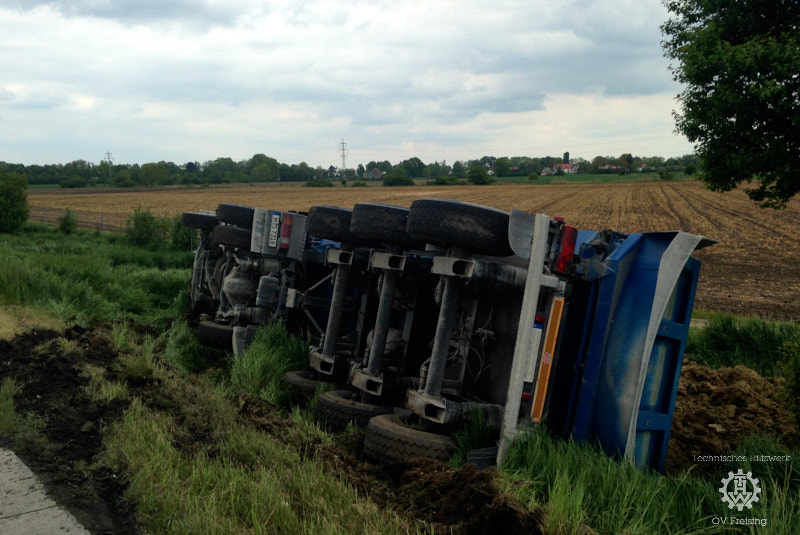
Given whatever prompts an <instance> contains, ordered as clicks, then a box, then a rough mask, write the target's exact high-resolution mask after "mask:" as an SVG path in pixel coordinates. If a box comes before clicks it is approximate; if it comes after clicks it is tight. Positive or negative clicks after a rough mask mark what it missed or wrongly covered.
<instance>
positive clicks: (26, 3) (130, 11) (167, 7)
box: [0, 0, 237, 26]
mask: <svg viewBox="0 0 800 535" xmlns="http://www.w3.org/2000/svg"><path fill="white" fill-rule="evenodd" d="M37 6H51V7H53V8H55V9H57V10H58V11H59V12H61V13H62V14H64V15H66V16H72V17H98V18H103V19H110V20H116V21H119V22H121V23H151V22H179V23H185V24H188V25H200V26H213V25H221V26H227V25H231V24H233V23H234V22H235V21H236V13H237V12H236V10H234V9H232V8H224V7H220V6H212V5H210V4H208V3H206V2H195V1H192V0H170V1H168V2H165V1H163V0H107V1H98V0H78V1H66V0H16V1H8V0H0V7H11V8H18V9H22V10H29V9H33V8H35V7H37Z"/></svg>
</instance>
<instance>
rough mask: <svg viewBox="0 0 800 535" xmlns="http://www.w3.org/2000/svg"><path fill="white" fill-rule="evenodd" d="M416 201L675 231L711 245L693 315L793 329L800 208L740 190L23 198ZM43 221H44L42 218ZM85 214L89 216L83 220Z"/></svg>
mask: <svg viewBox="0 0 800 535" xmlns="http://www.w3.org/2000/svg"><path fill="white" fill-rule="evenodd" d="M423 197H438V198H449V199H456V200H462V201H469V202H473V203H477V204H483V205H487V206H493V207H496V208H499V209H502V210H511V209H512V208H516V209H519V210H525V211H527V212H531V213H544V214H547V215H549V216H553V217H554V216H561V217H564V219H565V220H566V222H567V224H570V225H573V226H576V227H578V228H581V229H602V228H611V229H613V230H617V231H621V232H642V231H662V230H682V231H686V232H691V233H694V234H701V235H704V236H707V237H709V238H713V239H715V240H717V241H718V242H719V243H718V244H717V245H715V246H713V247H709V248H707V249H704V250H701V251H698V252H697V253H695V256H697V258H699V259H700V260H701V261H702V262H703V268H702V271H701V275H700V283H699V287H698V293H697V302H696V305H695V307H696V308H697V309H700V310H710V311H717V312H729V313H733V314H737V315H742V316H751V315H755V316H762V317H765V318H768V319H789V320H794V321H800V299H798V298H800V246H798V244H797V242H796V241H795V239H796V237H797V235H798V231H800V200H796V199H795V200H793V201H792V202H790V203H789V206H788V207H787V208H786V209H785V210H780V211H776V210H768V209H761V208H759V207H758V206H757V205H755V203H753V202H752V201H750V200H749V199H748V198H747V196H746V195H745V193H744V192H743V191H734V192H729V193H725V194H720V193H714V192H711V191H708V190H707V189H705V188H704V187H703V185H702V184H701V183H700V182H648V183H632V182H630V183H617V184H576V185H563V184H559V185H528V184H521V185H519V184H513V185H494V186H458V187H431V186H417V187H395V188H386V187H377V186H370V187H364V188H342V187H336V188H305V187H301V186H299V185H297V186H295V185H285V184H280V185H277V184H275V185H263V186H237V187H220V188H198V189H175V190H155V191H102V190H101V191H99V192H86V191H63V190H30V191H29V192H28V202H29V204H30V205H31V207H32V213H33V214H34V215H37V217H35V218H34V219H40V220H41V214H42V213H43V211H44V209H47V210H48V211H49V214H50V215H49V216H47V217H48V220H49V221H50V222H52V221H54V220H55V214H57V213H59V210H63V209H66V208H70V209H72V210H77V211H79V213H80V214H83V215H84V217H90V216H91V215H92V214H94V217H95V219H96V220H97V221H100V220H101V214H102V221H104V222H107V223H108V225H109V226H110V227H113V226H114V225H115V224H119V223H120V222H124V220H125V218H126V217H127V215H128V214H130V213H131V212H133V211H134V209H135V208H136V207H141V208H146V209H149V210H151V211H152V212H153V213H154V214H156V215H163V214H168V215H172V214H179V213H181V212H184V211H197V210H202V209H208V210H213V209H214V208H215V207H216V206H217V204H219V203H221V202H227V203H237V204H247V205H251V206H257V207H262V208H270V209H277V210H300V211H302V210H307V209H308V208H309V207H310V206H312V205H315V204H330V205H336V206H342V207H345V208H351V207H352V206H353V205H355V204H356V203H359V202H365V201H372V202H385V203H391V204H397V205H401V206H408V205H410V204H411V202H413V201H414V200H415V199H418V198H423ZM45 213H48V212H45ZM86 214H88V215H86Z"/></svg>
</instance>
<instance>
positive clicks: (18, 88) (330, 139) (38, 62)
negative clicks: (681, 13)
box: [0, 0, 693, 168]
mask: <svg viewBox="0 0 800 535" xmlns="http://www.w3.org/2000/svg"><path fill="white" fill-rule="evenodd" d="M666 19H667V12H666V9H665V8H664V7H663V6H662V5H661V3H660V1H659V0H572V1H570V0H562V1H559V2H553V1H551V0H492V1H491V2H490V1H488V0H387V1H384V0H350V1H348V2H343V1H334V0H276V1H269V0H265V1H251V0H206V1H202V0H192V1H190V0H77V1H38V0H0V161H6V162H12V163H23V164H26V165H29V164H48V163H67V162H70V161H73V160H78V159H82V160H86V161H89V162H94V163H99V162H100V161H101V160H103V159H104V158H105V157H106V153H107V152H110V154H111V155H112V158H113V160H114V162H115V163H140V164H141V163H147V162H157V161H161V160H164V161H171V162H175V163H178V164H182V163H185V162H189V161H197V162H201V163H202V162H205V161H209V160H213V159H216V158H219V157H230V158H233V159H234V160H236V161H239V160H245V159H248V158H250V157H252V156H253V155H254V154H257V153H263V154H266V155H267V156H270V157H273V158H275V159H277V160H278V161H279V162H282V163H290V164H291V163H300V162H301V161H304V162H306V163H308V164H309V165H311V166H312V167H315V166H318V165H320V166H323V167H328V166H329V165H336V166H340V165H341V148H342V146H343V142H344V147H345V148H346V149H347V152H346V157H347V159H346V165H347V167H350V168H352V167H355V166H356V165H358V163H363V164H365V165H366V163H367V162H369V161H371V160H376V161H382V160H389V161H390V162H391V163H393V164H394V163H398V162H400V161H402V160H404V159H407V158H411V157H418V158H419V159H421V160H422V161H423V162H425V163H430V162H433V161H439V162H441V161H442V160H444V161H445V162H446V163H451V164H452V163H453V162H455V161H456V160H465V161H466V160H470V159H478V158H481V157H482V156H487V155H488V156H497V157H500V156H535V157H538V156H547V155H551V156H561V155H562V154H563V153H564V152H566V151H568V152H569V153H570V157H571V158H573V159H574V158H579V157H580V158H585V159H591V158H593V157H595V156H598V155H602V156H619V155H620V154H622V153H628V152H630V153H632V154H634V155H635V156H664V157H670V156H680V155H683V154H688V153H691V152H693V147H692V145H691V144H690V143H689V142H688V141H687V140H686V139H685V138H684V137H682V136H680V135H676V134H675V121H674V118H673V116H672V111H673V110H674V109H676V108H677V102H676V100H675V97H676V95H677V94H678V93H679V92H680V89H681V88H680V86H679V85H677V83H676V82H674V81H673V80H672V75H671V73H670V71H669V62H668V60H667V59H666V58H664V56H663V50H662V48H661V44H660V43H661V40H662V35H661V33H660V30H659V26H660V25H661V24H662V23H663V22H664V21H665V20H666Z"/></svg>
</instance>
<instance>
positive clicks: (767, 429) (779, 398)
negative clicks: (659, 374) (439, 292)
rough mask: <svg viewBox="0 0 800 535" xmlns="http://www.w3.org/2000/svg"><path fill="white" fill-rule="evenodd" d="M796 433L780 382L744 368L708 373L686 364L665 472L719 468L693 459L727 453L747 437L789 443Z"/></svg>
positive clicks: (693, 364) (738, 367)
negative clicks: (763, 436)
mask: <svg viewBox="0 0 800 535" xmlns="http://www.w3.org/2000/svg"><path fill="white" fill-rule="evenodd" d="M797 432H798V429H797V426H796V424H795V422H794V420H793V419H792V415H791V413H790V412H789V410H788V408H787V405H786V400H785V397H784V389H783V386H782V384H781V380H780V379H774V378H768V377H761V376H760V375H759V374H758V373H756V372H755V371H753V370H751V369H749V368H745V367H744V366H736V367H734V368H720V369H718V370H712V369H711V368H708V367H707V366H702V365H700V364H697V363H695V362H692V361H690V360H686V361H684V364H683V371H682V373H681V380H680V384H679V386H678V397H677V400H676V402H675V416H674V419H673V423H672V435H671V438H670V446H669V451H668V453H667V472H672V473H674V472H678V471H680V470H683V469H686V468H689V467H690V466H692V465H695V464H697V466H696V468H695V470H696V471H698V472H707V471H711V470H715V469H717V468H719V466H720V464H719V463H705V462H702V463H696V462H695V460H694V459H695V456H699V455H726V454H729V453H730V452H731V450H733V449H734V448H735V447H736V446H738V445H739V444H741V443H742V442H743V441H744V440H745V439H746V438H748V437H749V436H751V435H773V436H775V437H778V439H780V440H781V441H783V442H786V443H789V442H792V441H794V440H795V439H796V437H797ZM752 453H758V452H752Z"/></svg>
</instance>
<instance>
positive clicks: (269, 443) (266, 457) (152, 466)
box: [105, 382, 418, 534]
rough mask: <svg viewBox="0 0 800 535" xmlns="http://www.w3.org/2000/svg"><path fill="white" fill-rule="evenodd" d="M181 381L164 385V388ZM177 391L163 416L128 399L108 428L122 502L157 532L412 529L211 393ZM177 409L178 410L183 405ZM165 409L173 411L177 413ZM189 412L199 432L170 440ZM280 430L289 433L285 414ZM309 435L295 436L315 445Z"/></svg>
mask: <svg viewBox="0 0 800 535" xmlns="http://www.w3.org/2000/svg"><path fill="white" fill-rule="evenodd" d="M185 387H186V385H185V384H182V383H180V382H178V383H172V384H170V388H171V389H172V391H173V392H176V391H180V390H181V389H182V388H185ZM193 388H196V389H197V391H195V392H191V393H189V392H179V395H178V396H176V403H177V404H178V405H180V404H181V400H191V403H193V404H195V406H193V407H180V406H178V407H174V408H173V409H172V410H171V414H166V413H160V412H154V411H152V410H150V409H148V408H146V407H145V406H144V404H143V403H141V402H140V401H138V400H135V401H134V402H133V403H132V404H131V406H130V408H129V410H128V411H127V412H126V414H125V417H124V418H123V420H122V421H121V422H119V423H118V424H117V425H115V426H114V427H113V428H112V429H111V430H110V432H109V434H108V437H107V441H106V444H107V446H108V450H107V454H106V458H105V462H107V463H110V464H111V465H112V466H115V467H116V469H117V470H124V471H125V472H126V473H127V475H128V477H129V479H130V487H129V489H128V491H127V493H126V496H127V498H128V499H130V500H132V501H134V502H135V503H137V506H138V513H139V516H140V519H141V521H142V523H143V525H144V527H145V528H146V529H147V530H148V532H151V533H163V534H171V533H176V534H178V533H179V534H183V533H197V534H228V533H243V534H248V533H293V534H294V533H298V534H301V533H309V534H327V533H331V534H333V533H337V534H338V533H387V534H400V533H412V532H418V530H417V529H415V528H416V526H414V525H410V524H409V523H408V522H406V521H403V520H401V519H399V518H398V517H397V516H396V515H395V514H394V513H392V512H391V511H390V510H388V509H383V508H381V507H379V506H377V505H376V504H374V503H372V502H370V501H369V500H366V499H364V498H363V497H361V496H359V494H358V493H357V492H356V491H355V490H354V489H353V488H351V487H349V486H347V485H346V484H345V483H343V481H342V479H341V478H340V477H339V475H338V474H336V473H335V472H331V471H330V470H328V469H326V466H325V464H324V463H322V462H320V461H317V460H316V459H315V458H314V457H313V455H311V456H309V455H301V454H300V453H299V452H298V451H297V450H295V449H292V448H289V447H286V445H285V444H282V443H281V442H279V441H278V440H276V438H275V437H274V436H273V435H271V434H267V433H263V432H260V431H258V430H257V429H255V428H253V427H252V426H248V425H246V424H243V423H241V422H240V419H239V418H238V416H237V414H236V411H235V409H234V408H233V407H232V406H231V404H230V403H229V402H228V401H227V400H226V399H224V397H223V396H222V395H221V394H220V392H219V391H216V390H213V389H208V388H206V387H203V386H202V385H195V387H193ZM184 409H185V412H182V411H184ZM172 413H180V414H182V416H181V417H180V418H179V419H176V418H175V417H173V416H172ZM192 418H202V420H203V426H202V428H203V429H207V430H208V433H207V434H206V436H205V437H204V438H203V440H202V441H199V442H197V441H195V442H192V448H191V451H187V450H186V449H181V448H180V447H179V444H180V443H181V441H182V440H184V441H185V438H181V436H182V433H184V432H185V426H191V425H192V422H191V421H190V420H191V419H192ZM287 427H288V428H291V429H286V433H285V434H291V433H293V432H297V431H296V430H294V429H293V428H294V427H295V426H293V425H290V422H288V421H287ZM316 433H317V436H314V437H312V436H308V437H296V440H303V439H305V440H307V441H309V442H317V443H319V440H320V436H319V433H320V432H319V430H316Z"/></svg>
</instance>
